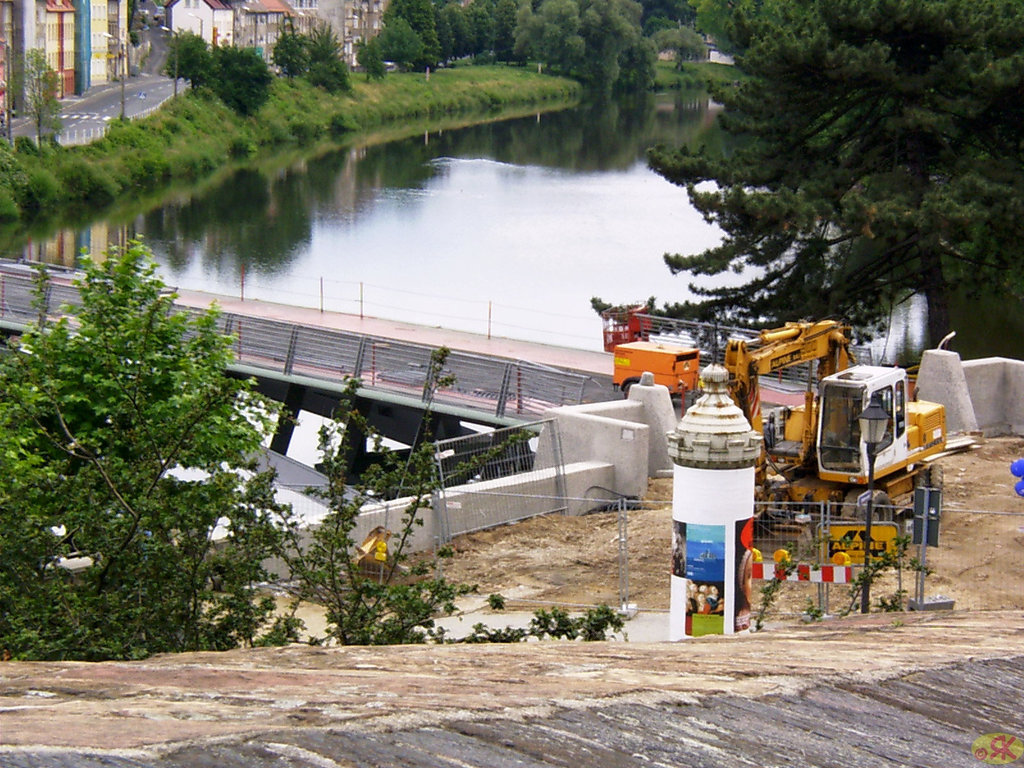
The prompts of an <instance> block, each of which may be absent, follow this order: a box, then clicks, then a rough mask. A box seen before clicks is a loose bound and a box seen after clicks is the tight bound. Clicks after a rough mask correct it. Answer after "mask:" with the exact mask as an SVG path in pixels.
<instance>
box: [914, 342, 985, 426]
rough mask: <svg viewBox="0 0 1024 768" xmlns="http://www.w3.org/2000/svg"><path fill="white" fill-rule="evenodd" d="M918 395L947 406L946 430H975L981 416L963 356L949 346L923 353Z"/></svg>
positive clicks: (920, 398)
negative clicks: (975, 402) (976, 406)
mask: <svg viewBox="0 0 1024 768" xmlns="http://www.w3.org/2000/svg"><path fill="white" fill-rule="evenodd" d="M917 398H918V399H919V400H927V401H929V402H932V403H942V405H944V406H945V407H946V429H947V430H948V431H949V432H950V433H951V434H952V433H955V432H975V431H977V429H978V419H977V417H976V415H975V410H974V404H973V403H972V401H971V394H970V389H969V387H968V385H967V378H966V376H965V375H964V368H963V365H962V364H961V362H960V355H958V354H957V353H956V352H950V351H949V350H946V349H928V350H925V352H924V354H923V355H922V356H921V370H920V372H919V373H918V374H917Z"/></svg>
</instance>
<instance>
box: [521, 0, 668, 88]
mask: <svg viewBox="0 0 1024 768" xmlns="http://www.w3.org/2000/svg"><path fill="white" fill-rule="evenodd" d="M641 15H642V8H641V6H640V5H639V3H636V2H633V0H579V2H577V0H544V2H543V3H542V4H541V6H540V8H539V10H538V11H537V12H534V11H533V10H532V7H531V6H530V4H528V3H524V4H523V5H522V6H521V7H520V10H519V21H518V26H517V27H516V45H515V53H516V54H517V55H519V56H532V57H534V58H537V59H540V60H542V61H545V62H546V63H547V65H548V66H549V67H550V68H551V69H552V70H553V71H555V72H558V73H560V74H565V75H570V76H573V77H578V78H579V79H580V80H581V81H582V82H583V83H584V84H585V85H586V86H587V87H588V88H589V89H591V90H593V91H596V92H598V93H608V92H610V91H611V90H613V89H614V88H621V89H626V88H632V89H636V88H637V87H639V88H640V89H644V88H646V87H648V86H649V85H650V83H651V82H653V79H654V78H653V72H654V69H653V68H654V51H653V50H652V49H651V46H650V44H649V43H646V42H645V41H644V40H643V34H642V31H641V27H640V18H641Z"/></svg>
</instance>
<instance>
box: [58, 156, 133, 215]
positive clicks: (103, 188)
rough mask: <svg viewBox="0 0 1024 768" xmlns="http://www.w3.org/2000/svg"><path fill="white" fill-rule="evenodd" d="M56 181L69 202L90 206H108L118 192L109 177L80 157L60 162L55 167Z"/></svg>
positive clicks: (114, 183) (115, 184) (116, 186)
mask: <svg viewBox="0 0 1024 768" xmlns="http://www.w3.org/2000/svg"><path fill="white" fill-rule="evenodd" d="M57 179H58V181H60V183H61V185H62V186H63V187H64V189H65V194H66V195H67V198H68V199H69V200H80V201H82V202H86V203H89V204H92V205H98V206H102V205H109V204H110V203H112V202H113V201H114V199H115V198H116V197H117V193H118V192H119V191H120V189H119V187H118V185H117V183H116V182H115V181H114V180H113V179H112V178H111V177H110V176H108V175H106V174H105V173H103V171H101V170H100V169H99V168H97V167H96V165H94V164H92V163H89V162H86V161H85V160H84V159H83V158H81V157H71V158H68V159H67V160H66V161H65V162H62V163H61V164H60V165H59V166H58V167H57Z"/></svg>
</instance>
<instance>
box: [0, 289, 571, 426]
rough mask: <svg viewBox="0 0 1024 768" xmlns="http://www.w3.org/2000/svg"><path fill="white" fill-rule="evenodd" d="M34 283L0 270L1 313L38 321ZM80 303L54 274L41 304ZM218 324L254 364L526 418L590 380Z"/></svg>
mask: <svg viewBox="0 0 1024 768" xmlns="http://www.w3.org/2000/svg"><path fill="white" fill-rule="evenodd" d="M33 287H34V286H33V276H32V273H31V272H30V271H29V270H23V271H20V272H16V273H12V272H9V271H2V272H0V318H2V319H4V320H9V321H14V322H17V323H22V324H28V323H31V322H34V321H36V320H37V319H38V317H39V313H40V308H38V307H36V306H34V305H33V293H32V291H33ZM79 304H80V298H79V295H78V289H77V287H76V286H74V285H72V284H71V283H70V280H68V279H66V278H64V279H61V280H53V281H51V282H50V284H49V285H48V287H47V293H46V296H45V306H44V307H43V310H42V311H44V312H45V313H46V314H48V315H53V314H56V313H58V312H59V311H60V310H61V307H63V306H65V305H66V306H70V307H74V306H77V305H79ZM176 311H179V312H185V313H189V314H192V315H197V314H198V313H199V312H200V310H197V309H191V308H186V307H179V308H177V309H176ZM218 324H219V330H220V331H222V332H223V333H225V334H228V335H231V336H233V337H234V344H233V349H234V353H235V359H236V361H237V362H238V363H239V364H243V365H246V366H249V367H251V368H255V369H260V370H264V371H267V372H268V373H277V374H281V375H284V376H291V375H296V376H303V377H308V378H311V379H319V380H323V381H328V382H335V383H336V382H340V381H343V380H345V379H346V378H354V379H357V380H359V382H360V384H361V385H362V386H364V387H368V388H371V389H374V390H378V391H382V392H389V393H394V394H397V395H401V396H403V397H408V398H412V399H414V400H418V401H420V402H424V403H427V402H433V403H446V404H449V405H453V406H460V407H464V408H466V409H469V410H474V411H479V412H481V413H482V414H486V415H488V416H495V417H498V418H507V419H510V420H515V419H522V420H523V421H529V420H531V419H535V418H537V417H538V416H540V415H541V414H543V413H544V412H545V411H547V410H548V409H549V408H552V407H557V406H562V405H575V404H578V403H580V402H582V401H583V397H584V389H585V388H586V385H587V381H588V378H587V377H586V376H584V375H582V374H578V373H573V372H571V371H566V370H563V369H559V368H552V367H550V366H544V365H539V364H536V363H530V362H526V361H523V360H509V359H507V358H499V357H491V356H488V355H476V354H470V353H468V352H458V351H451V352H450V353H449V354H448V356H447V359H446V360H445V364H444V369H443V371H441V372H440V373H441V374H443V375H444V376H445V377H450V378H451V380H453V381H454V383H452V384H448V385H444V386H437V382H436V379H434V380H431V379H432V376H431V358H432V355H433V353H434V352H435V348H434V347H431V346H429V345H424V344H413V343H410V342H403V341H398V340H395V339H388V338H380V337H374V336H369V335H367V334H361V333H353V332H350V331H341V330H335V329H328V328H321V327H315V326H305V325H299V324H296V323H288V322H283V321H278V320H268V319H264V318H260V317H253V316H250V315H240V314H234V313H223V314H221V315H220V317H219V320H218Z"/></svg>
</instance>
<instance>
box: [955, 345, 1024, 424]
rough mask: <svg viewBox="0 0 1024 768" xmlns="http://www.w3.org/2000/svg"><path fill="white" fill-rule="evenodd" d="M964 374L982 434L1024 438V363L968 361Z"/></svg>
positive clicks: (996, 359)
mask: <svg viewBox="0 0 1024 768" xmlns="http://www.w3.org/2000/svg"><path fill="white" fill-rule="evenodd" d="M963 372H964V378H965V380H966V382H967V389H968V391H969V393H970V399H971V404H972V406H973V407H974V413H975V415H976V417H977V423H978V429H980V430H981V431H982V434H984V435H985V436H986V437H996V436H999V435H1024V362H1022V361H1020V360H1011V359H1009V358H1006V357H984V358H980V359H978V360H968V361H967V362H965V363H964V364H963Z"/></svg>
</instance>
